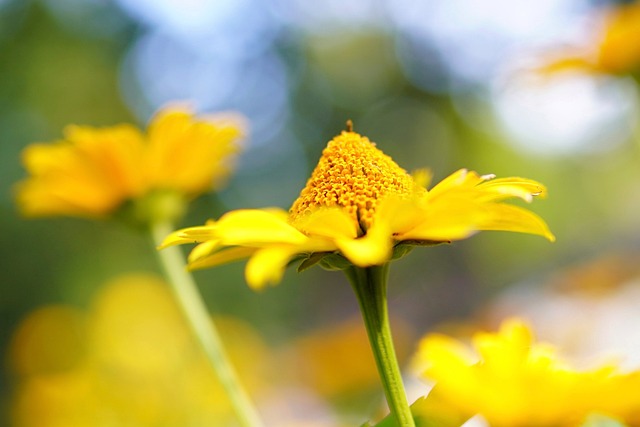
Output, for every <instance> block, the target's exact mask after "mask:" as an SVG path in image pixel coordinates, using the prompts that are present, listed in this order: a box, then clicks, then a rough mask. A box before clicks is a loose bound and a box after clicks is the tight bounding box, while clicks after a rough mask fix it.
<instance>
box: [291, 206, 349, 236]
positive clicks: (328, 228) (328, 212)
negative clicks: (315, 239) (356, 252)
mask: <svg viewBox="0 0 640 427" xmlns="http://www.w3.org/2000/svg"><path fill="white" fill-rule="evenodd" d="M295 226H296V228H298V229H299V230H302V231H304V232H305V233H307V234H309V235H316V236H323V237H328V238H345V237H346V238H352V239H353V238H356V237H357V236H358V226H357V224H356V223H355V222H354V221H353V220H352V219H351V216H350V215H349V214H348V213H346V212H345V211H343V210H342V209H340V208H325V209H322V208H321V209H317V210H316V211H314V212H313V213H311V214H309V215H305V216H303V217H300V218H298V219H297V220H296V222H295Z"/></svg>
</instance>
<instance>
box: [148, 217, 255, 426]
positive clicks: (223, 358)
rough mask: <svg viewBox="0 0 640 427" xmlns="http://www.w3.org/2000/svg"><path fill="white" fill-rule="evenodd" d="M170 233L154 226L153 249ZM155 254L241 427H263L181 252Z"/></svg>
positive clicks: (164, 225)
mask: <svg viewBox="0 0 640 427" xmlns="http://www.w3.org/2000/svg"><path fill="white" fill-rule="evenodd" d="M172 231H173V228H172V226H171V224H169V223H156V224H153V225H152V227H151V233H152V236H153V241H154V242H155V244H156V246H158V245H160V243H162V241H163V240H164V238H165V237H166V236H167V235H169V233H171V232H172ZM156 253H157V254H158V258H159V259H160V264H162V267H163V269H164V271H165V274H166V276H167V278H168V279H169V283H170V284H171V287H172V289H173V292H174V294H175V296H176V298H177V299H178V302H179V304H180V306H181V308H182V311H183V312H184V314H185V316H186V318H187V320H188V322H189V325H190V326H191V329H192V331H193V333H194V334H195V336H196V337H197V339H198V342H199V343H200V345H201V346H202V348H203V350H204V352H205V354H206V356H207V359H208V360H209V362H210V363H211V366H212V367H213V370H214V371H215V373H216V375H217V376H218V379H219V380H220V383H221V384H222V386H223V387H224V390H225V391H226V393H227V396H228V397H229V400H230V401H231V405H232V407H233V409H234V411H235V413H236V416H237V417H238V419H239V421H240V423H241V425H242V426H243V427H262V426H263V425H264V423H263V422H262V420H261V419H260V417H259V416H258V412H257V411H256V409H255V407H254V405H253V403H252V401H251V399H250V398H249V395H248V394H247V392H246V391H245V390H244V388H243V387H242V385H241V384H240V381H239V379H238V376H237V374H236V372H235V370H234V368H233V367H232V365H231V362H229V358H228V357H227V355H226V353H225V351H224V348H223V345H222V341H221V339H220V335H219V334H218V331H217V329H216V327H215V324H214V323H213V320H212V319H211V317H210V316H209V313H208V311H207V308H206V306H205V304H204V301H203V300H202V296H201V295H200V292H199V291H198V287H197V286H196V283H195V281H194V280H193V276H192V275H191V274H190V273H189V272H188V271H187V269H186V265H185V262H184V256H183V255H182V253H181V252H180V248H179V247H178V246H170V247H168V248H165V249H162V250H160V251H156Z"/></svg>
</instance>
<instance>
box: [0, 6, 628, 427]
mask: <svg viewBox="0 0 640 427" xmlns="http://www.w3.org/2000/svg"><path fill="white" fill-rule="evenodd" d="M611 6H615V3H614V2H604V1H595V0H593V1H588V0H522V1H511V0H481V1H477V0H424V1H420V0H353V1H348V2H345V1H336V0H327V1H323V2H309V1H304V0H234V1H232V0H180V1H178V0H111V1H109V0H40V1H36V0H0V272H1V274H2V279H1V280H0V283H1V284H2V288H1V289H0V322H1V324H0V353H1V354H2V355H3V369H2V371H1V373H0V380H1V381H0V408H1V409H2V410H1V411H0V412H1V415H2V419H1V420H0V424H1V425H15V426H54V425H55V426H75V425H77V426H83V425H86V426H89V425H93V426H95V425H100V426H102V425H105V426H107V425H131V426H135V425H144V426H146V425H154V426H156V425H157V426H165V425H166V426H169V425H201V424H200V423H204V420H211V419H218V418H216V417H222V418H219V419H224V420H225V421H224V422H223V421H219V423H220V424H219V425H226V424H225V423H227V422H228V423H230V424H229V425H233V424H232V421H230V420H229V419H228V418H224V416H223V415H220V414H223V413H225V410H226V409H225V405H224V403H220V402H223V401H224V398H223V397H221V396H220V395H219V391H216V390H214V389H209V388H208V387H209V386H208V385H207V384H205V383H206V381H203V380H202V381H201V382H202V383H203V384H201V383H199V382H198V381H196V380H201V379H202V378H205V377H206V376H207V375H209V373H208V372H206V369H205V370H204V371H202V372H201V371H198V370H197V369H201V368H197V367H193V366H199V365H198V363H200V362H197V360H199V359H198V357H199V356H198V354H197V350H194V348H192V347H193V344H192V343H191V342H190V338H189V337H188V334H187V333H186V332H184V331H183V330H182V329H181V328H183V326H181V323H180V316H179V315H178V314H175V313H174V311H175V307H173V306H172V305H171V301H170V298H169V297H167V295H166V294H165V293H164V286H163V284H162V283H161V281H160V279H159V276H158V274H159V268H158V265H157V263H156V260H155V257H154V253H153V249H152V247H151V244H150V242H149V241H148V240H147V239H146V237H145V236H144V235H141V234H138V233H137V232H136V231H134V230H130V229H128V228H126V227H125V226H124V225H121V224H118V223H103V222H91V221H83V220H78V219H66V218H56V219H39V220H25V219H22V218H20V216H19V215H18V213H17V210H16V207H15V205H14V202H13V186H14V184H15V183H16V182H17V181H19V180H20V179H21V178H23V177H24V176H25V173H24V171H23V169H22V167H21V164H20V152H21V150H22V149H23V148H24V147H25V146H27V145H28V144H30V143H32V142H36V141H53V140H56V139H59V138H60V137H61V135H62V129H63V128H64V126H65V125H67V124H71V123H76V124H88V125H94V126H108V125H112V124H116V123H120V122H132V123H136V124H138V125H140V126H142V127H144V126H145V124H146V123H147V121H148V120H149V118H150V117H151V115H152V114H153V113H154V112H155V111H156V110H157V109H158V108H160V107H161V106H163V105H165V104H166V103H168V102H174V101H183V102H188V103H190V105H192V106H193V108H194V109H196V110H197V111H199V112H217V111H227V110H234V111H238V112H241V113H243V114H244V115H246V116H247V118H248V120H249V124H250V134H249V137H248V138H247V140H246V141H245V150H244V152H243V153H242V155H241V156H240V158H239V159H238V165H237V170H236V173H235V174H234V175H233V176H232V177H231V178H230V179H229V181H228V183H227V185H226V187H225V188H224V189H223V190H222V191H220V192H219V193H218V194H211V195H208V196H205V197H202V198H200V199H198V200H197V201H196V202H195V203H194V204H193V205H192V209H191V210H190V212H189V215H188V217H187V218H186V219H185V221H184V224H181V225H183V226H187V225H196V224H201V223H203V222H204V221H205V220H206V219H208V218H217V217H218V216H219V215H221V214H222V213H223V212H225V211H226V210H229V209H237V208H243V207H256V208H257V207H265V206H279V207H283V208H287V207H288V206H289V205H290V204H291V202H292V201H293V200H294V199H295V198H296V197H297V194H298V192H299V191H300V189H301V188H302V187H303V186H304V184H305V181H306V179H307V177H308V175H309V174H310V172H311V170H312V168H313V167H314V165H315V162H316V161H317V159H318V158H319V156H320V152H321V150H322V149H323V147H324V145H325V144H326V142H327V141H328V140H329V139H331V138H332V136H333V135H335V134H337V133H339V132H340V131H341V130H342V129H343V128H344V126H345V121H346V120H347V119H352V120H353V121H354V123H355V130H356V131H358V132H360V133H362V134H364V135H367V136H368V137H369V138H370V139H372V140H373V141H375V142H377V144H378V147H380V148H381V149H382V150H383V151H385V152H386V153H387V154H389V155H391V156H392V157H393V158H394V159H395V160H396V161H397V162H398V163H399V164H400V165H401V166H403V167H404V168H406V169H407V170H412V169H416V168H421V167H428V168H430V169H431V170H432V171H433V173H434V179H435V180H436V181H437V180H440V179H442V178H444V177H445V176H447V175H448V174H449V173H451V172H453V171H455V170H457V169H459V168H462V167H466V168H469V169H473V170H477V171H478V172H480V173H495V174H497V175H498V176H518V175H520V176H524V177H528V178H533V179H536V180H538V181H541V182H543V183H545V184H546V185H547V186H548V188H549V197H548V199H547V200H544V201H536V202H535V203H534V204H533V205H532V206H531V208H532V210H534V211H535V212H537V213H539V214H540V215H541V216H542V217H544V218H545V219H546V220H547V222H548V223H549V225H550V227H551V229H552V231H553V232H554V233H555V234H556V236H557V242H555V243H553V244H550V243H549V242H547V241H545V240H544V239H541V238H539V237H535V236H529V235H519V234H514V233H484V234H479V235H478V236H475V237H473V238H471V239H469V240H466V241H461V242H456V243H455V244H452V245H445V246H439V247H436V248H418V249H416V250H414V251H413V252H412V253H411V254H410V255H409V256H407V257H405V258H403V259H402V260H399V261H397V262H394V264H393V265H392V269H391V277H390V288H389V298H390V310H391V315H392V318H393V324H394V327H395V328H396V331H397V332H396V334H397V338H398V347H399V352H400V354H401V358H402V360H403V363H406V364H407V365H406V366H410V364H409V361H410V355H411V353H412V351H413V349H414V348H415V345H416V342H417V340H418V339H419V337H420V336H421V335H422V334H424V333H426V332H428V331H432V330H435V329H439V330H445V331H448V332H451V333H458V334H465V333H466V331H469V330H473V329H474V328H477V327H479V326H481V325H482V326H486V327H490V326H492V325H495V324H496V323H497V322H498V321H499V320H500V319H501V318H502V317H505V316H508V315H513V314H519V315H522V316H525V317H526V318H527V319H529V320H530V321H531V322H533V324H534V325H535V326H536V327H537V329H538V330H539V334H540V335H541V336H542V337H543V338H545V339H548V340H551V341H553V342H554V343H556V344H557V345H559V346H560V347H561V348H563V350H564V351H565V352H567V353H568V354H570V355H571V356H572V357H576V358H581V359H583V360H589V359H592V358H596V357H600V356H602V355H604V354H607V355H609V354H613V355H617V356H619V357H620V358H621V360H624V361H625V363H628V365H629V366H632V367H637V366H638V365H639V364H640V332H638V331H640V327H639V326H640V279H638V278H639V277H640V276H639V273H640V271H639V270H640V266H639V263H638V261H639V260H640V258H639V257H638V251H640V244H639V243H640V220H639V219H638V215H639V214H638V212H640V150H639V149H640V145H639V142H640V141H639V140H638V138H639V135H638V129H637V127H638V118H639V117H640V111H639V109H638V83H637V82H638V80H637V79H636V78H635V77H634V75H633V73H631V72H630V73H626V72H623V73H617V74H616V75H613V74H606V73H605V74H602V73H593V72H590V71H586V70H581V69H577V70H573V69H571V70H561V71H559V72H550V73H547V72H539V71H538V70H537V68H536V67H537V65H536V64H538V65H539V64H543V63H544V62H545V61H546V58H547V57H548V53H549V52H556V53H557V51H558V49H560V48H563V47H565V46H572V45H588V44H589V43H591V42H593V40H594V39H596V38H597V35H598V34H599V31H601V29H602V26H603V21H602V19H601V18H602V17H601V15H600V12H599V11H600V10H601V8H603V7H611ZM637 25H638V26H640V20H639V21H638V22H637ZM629 44H630V45H632V46H637V45H638V44H640V36H638V39H630V40H629ZM131 274H134V275H133V276H131ZM122 275H126V276H125V277H123V276H122ZM150 275H151V276H150ZM196 278H197V280H198V282H199V284H200V287H201V290H202V292H203V294H204V295H205V298H206V301H207V304H208V306H209V307H210V309H211V311H212V312H213V313H214V314H215V315H216V316H217V317H220V318H221V319H225V320H223V323H224V325H226V326H225V328H223V329H224V330H225V331H226V332H225V334H226V336H228V337H229V340H231V341H232V343H231V347H233V348H232V349H231V350H232V353H234V354H236V356H234V357H235V358H236V359H237V360H238V365H239V367H240V368H241V371H242V372H243V377H244V378H245V380H246V381H247V382H248V383H249V387H250V389H251V391H252V393H253V394H254V395H256V396H257V400H258V402H259V406H260V408H261V410H262V411H263V412H264V413H265V417H266V418H267V420H268V421H269V422H270V425H278V426H281V425H317V426H323V425H327V426H332V425H358V423H361V422H363V421H365V420H366V419H367V418H369V417H373V416H376V415H379V414H380V413H381V412H380V408H379V406H378V405H379V403H380V402H381V397H380V393H379V390H378V388H377V387H378V386H377V385H376V379H375V372H373V371H372V369H373V368H372V361H371V358H370V356H369V355H368V352H367V347H366V341H365V340H366V338H365V335H364V330H363V329H362V328H361V326H360V323H359V321H358V318H357V316H358V312H357V304H356V300H355V298H354V296H353V295H352V292H351V289H350V288H349V286H348V284H347V282H346V280H345V278H344V277H343V276H342V275H341V274H339V273H333V272H325V271H322V270H320V269H319V268H314V269H311V270H308V271H305V272H303V273H301V274H298V273H296V272H295V269H291V270H290V271H288V272H287V274H286V276H285V279H284V281H283V283H282V284H281V285H279V286H278V287H274V288H271V289H267V290H265V291H264V292H262V293H255V292H253V291H251V290H250V289H249V288H248V287H247V286H246V285H245V284H244V279H243V265H242V263H238V264H232V265H228V266H223V267H219V268H216V269H213V270H207V271H202V272H198V273H197V274H196ZM123 283H124V284H123ZM145 319H146V320H145ZM149 319H153V321H151V320H149ZM171 331H173V332H171ZM238 337H241V338H242V339H239V338H238ZM234 338H235V339H234ZM172 349H173V350H172ZM176 349H179V351H178V350H176ZM178 353H179V356H176V354H178ZM159 355H165V356H166V357H164V358H163V357H160V356H159ZM185 360H187V361H193V360H195V361H194V362H193V363H187V366H191V367H193V372H192V373H190V374H188V375H187V374H184V372H185V371H184V370H182V369H181V368H180V366H183V365H184V364H185ZM181 364H182V365H181ZM109 369H111V371H117V372H120V374H122V372H126V373H127V374H126V378H127V379H128V380H126V381H125V379H123V378H124V377H118V378H115V377H114V376H113V375H112V376H110V377H109V376H108V375H107V376H105V372H106V371H109ZM202 369H204V368H202ZM407 370H408V371H409V369H408V368H407ZM111 371H109V372H111ZM203 372H204V373H203ZM372 372H373V373H372ZM181 374H184V375H181ZM177 377H182V378H183V381H182V382H181V383H180V384H181V385H180V386H178V385H176V383H175V381H176V378H177ZM105 378H108V379H106V380H105ZM189 378H192V379H193V381H190V380H188V379H189ZM211 381H213V382H215V380H214V379H211ZM409 382H410V384H412V387H414V388H415V389H412V390H411V393H412V396H413V397H417V396H418V395H419V394H420V393H424V391H421V388H420V387H421V386H420V384H419V383H415V384H414V383H413V381H412V380H411V379H409ZM182 383H185V384H182ZM187 383H188V384H187ZM158 384H162V385H158ZM180 387H183V388H180ZM176 390H189V393H186V392H185V393H186V394H185V393H182V394H183V396H187V397H189V398H185V399H176V398H175V397H176ZM125 391H126V392H125ZM127 393H128V394H127ZM216 393H218V394H216ZM86 396H89V397H86ZM196 396H199V397H198V398H196ZM202 396H205V397H202ZM91 399H93V400H91ZM167 402H171V405H168V403H167ZM372 402H374V403H372ZM194 405H195V406H194ZM169 406H171V409H168V408H169ZM61 408H62V409H61ZM77 408H92V409H91V410H86V411H80V412H82V414H78V413H75V412H74V409H77ZM141 408H146V409H144V410H142V409H141ZM194 408H196V409H194ZM207 408H208V409H207ZM212 408H213V409H212ZM198 411H202V415H201V416H194V417H192V418H193V419H190V421H189V422H190V423H191V424H187V423H185V421H184V420H185V418H184V417H185V414H194V413H195V414H200V413H201V412H198ZM123 414H125V415H123ZM207 417H210V418H207ZM125 419H126V422H125V421H123V420H125Z"/></svg>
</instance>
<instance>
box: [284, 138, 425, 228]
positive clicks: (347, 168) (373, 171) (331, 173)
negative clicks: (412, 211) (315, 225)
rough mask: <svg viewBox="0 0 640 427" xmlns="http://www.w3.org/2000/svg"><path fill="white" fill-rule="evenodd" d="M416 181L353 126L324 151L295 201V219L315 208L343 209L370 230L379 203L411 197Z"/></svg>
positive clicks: (334, 139) (292, 211) (331, 142)
mask: <svg viewBox="0 0 640 427" xmlns="http://www.w3.org/2000/svg"><path fill="white" fill-rule="evenodd" d="M413 188H414V182H413V178H412V177H411V175H409V174H408V173H407V172H406V171H405V170H404V169H402V168H401V167H400V166H398V165H397V164H396V163H395V162H394V161H393V160H392V159H391V157H389V156H387V155H386V154H384V153H383V152H382V151H380V150H379V149H377V148H376V146H375V144H374V143H372V142H371V141H369V139H368V138H366V137H363V136H361V135H359V134H357V133H355V132H352V131H351V129H349V130H347V131H343V132H342V133H341V134H340V135H338V136H336V137H335V138H333V139H332V140H331V141H330V142H329V144H328V145H327V147H326V148H325V149H324V151H323V152H322V157H321V158H320V161H319V162H318V165H317V166H316V168H315V170H314V171H313V173H312V174H311V177H310V178H309V180H308V181H307V185H306V187H305V188H304V189H303V190H302V191H301V192H300V196H299V197H298V199H297V200H296V201H295V202H294V203H293V205H292V206H291V210H290V215H291V220H292V221H293V222H295V220H296V219H297V218H300V217H302V216H304V215H306V214H308V213H309V212H311V211H313V210H314V209H315V208H318V207H322V206H327V207H331V206H338V207H341V208H343V209H344V210H345V211H346V212H347V213H348V214H349V215H350V216H351V217H352V218H353V220H354V221H355V222H356V223H357V224H358V225H359V227H360V228H361V229H362V230H363V231H366V230H367V229H368V228H369V227H371V225H372V223H373V216H374V212H375V210H376V206H377V205H378V203H379V202H380V200H382V199H383V198H384V197H386V196H388V195H392V194H398V195H402V196H409V195H411V194H412V191H413Z"/></svg>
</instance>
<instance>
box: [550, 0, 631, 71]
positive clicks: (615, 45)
mask: <svg viewBox="0 0 640 427" xmlns="http://www.w3.org/2000/svg"><path fill="white" fill-rule="evenodd" d="M601 19H602V30H601V31H600V32H599V33H598V34H597V35H596V36H595V37H594V38H593V39H591V40H587V41H585V43H584V45H582V46H578V47H574V48H571V47H569V48H566V49H563V50H562V51H560V52H558V53H556V55H554V56H555V58H552V59H551V60H550V61H549V62H548V63H547V64H545V65H544V66H543V67H542V70H543V71H546V72H555V71H561V70H567V69H581V70H584V71H589V72H595V73H604V74H627V73H633V72H635V71H638V70H640V43H638V40H640V2H638V1H635V2H632V3H628V4H620V5H617V6H614V7H611V8H609V9H607V10H605V11H603V12H601Z"/></svg>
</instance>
